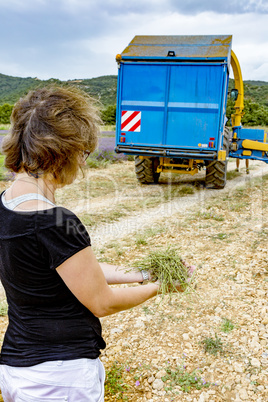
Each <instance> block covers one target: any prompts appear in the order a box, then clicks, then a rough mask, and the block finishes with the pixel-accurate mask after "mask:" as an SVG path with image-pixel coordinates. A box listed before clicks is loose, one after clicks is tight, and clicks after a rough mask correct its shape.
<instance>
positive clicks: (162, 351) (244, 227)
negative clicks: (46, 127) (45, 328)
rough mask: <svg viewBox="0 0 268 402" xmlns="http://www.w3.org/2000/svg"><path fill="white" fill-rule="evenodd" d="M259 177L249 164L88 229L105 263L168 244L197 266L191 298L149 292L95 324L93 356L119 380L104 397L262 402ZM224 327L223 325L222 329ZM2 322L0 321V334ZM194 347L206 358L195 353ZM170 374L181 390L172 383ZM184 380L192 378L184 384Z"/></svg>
mask: <svg viewBox="0 0 268 402" xmlns="http://www.w3.org/2000/svg"><path fill="white" fill-rule="evenodd" d="M252 165H253V164H252ZM252 165H251V166H252ZM229 168H232V165H231V164H230V166H229ZM242 171H243V169H242ZM267 173H268V166H267V165H265V164H262V163H258V162H256V163H254V166H253V169H252V170H251V173H250V175H242V176H241V177H238V178H237V179H235V180H232V181H229V182H228V183H227V186H226V188H225V189H224V190H220V191H215V190H214V191H208V190H204V191H202V190H201V191H199V192H198V193H197V194H194V195H193V196H187V197H184V198H183V199H179V200H177V201H176V200H173V201H171V202H168V203H166V204H165V205H161V206H160V207H158V208H157V209H151V210H149V209H148V211H147V212H146V213H143V214H135V215H133V216H132V215H130V216H129V217H128V218H127V219H124V220H121V221H120V220H119V221H117V222H115V223H113V224H110V225H107V224H105V225H103V226H99V228H98V229H97V230H95V231H94V233H90V235H91V237H92V239H93V244H94V248H95V250H96V253H97V254H99V256H102V257H104V258H105V259H107V260H109V261H110V262H114V263H117V264H122V265H132V264H133V262H134V261H135V260H136V259H137V258H140V257H142V256H144V255H146V254H147V253H148V252H149V251H150V250H151V249H154V248H155V247H157V246H163V247H166V246H168V245H171V246H176V247H178V246H179V247H180V252H181V255H182V256H183V258H185V259H187V261H189V262H190V263H192V264H195V265H196V266H197V267H198V269H197V273H196V278H195V280H196V284H197V288H196V290H195V292H193V293H192V294H190V295H185V296H181V295H174V296H173V297H172V298H171V300H169V299H168V300H162V299H161V298H160V296H159V297H158V298H156V299H155V300H151V301H148V302H147V303H145V304H144V305H143V306H140V307H136V308H134V309H132V310H129V311H125V312H121V313H119V314H117V315H114V316H110V317H106V318H103V319H102V324H103V335H104V338H105V340H106V342H107V348H106V349H105V351H103V353H102V356H101V359H102V361H103V363H104V365H105V368H106V371H107V373H109V371H110V370H111V367H113V366H114V367H117V370H116V371H117V373H121V376H122V381H123V384H122V391H120V392H118V393H117V394H115V395H112V394H111V393H109V391H107V394H106V397H105V401H113V400H122V401H123V400H128V401H137V402H139V401H140V402H141V401H149V402H170V401H178V402H179V401H182V402H184V401H193V402H203V401H209V402H218V401H236V402H239V401H257V402H265V401H268V375H267V374H268V305H267V296H268V277H267V273H268V253H267V235H268V218H267V216H268V196H267V194H268V192H267V190H268V185H267V181H263V182H262V181H261V179H262V177H263V176H264V175H265V174H266V175H267ZM254 177H255V178H259V184H257V185H255V184H254ZM243 188H246V191H243V190H241V189H243ZM76 212H77V213H79V211H78V210H77V211H76ZM148 228H153V229H154V232H152V233H151V235H148V236H147V239H146V243H145V244H139V243H138V242H137V241H135V233H136V232H138V233H139V234H141V233H143V232H144V231H146V230H147V229H148ZM112 241H115V242H116V243H115V246H114V247H110V246H109V243H111V242H112ZM103 245H104V246H105V245H106V246H107V247H106V248H105V247H104V251H103V250H102V251H101V248H102V247H103ZM226 322H229V323H231V324H232V325H233V328H232V329H230V331H229V332H224V331H223V324H224V323H226ZM6 325H7V320H6V318H5V317H4V318H1V321H0V330H1V333H2V334H3V332H4V330H5V328H6ZM204 341H206V342H210V344H212V346H213V345H214V346H215V348H214V352H215V354H212V353H208V352H205V350H204V343H202V342H204ZM216 346H217V347H216ZM169 370H171V371H169ZM167 371H168V372H171V373H173V376H170V377H169V378H168V379H167V378H166V375H167ZM179 372H181V375H180V379H184V380H185V382H186V385H185V386H183V385H182V382H179V381H178V380H177V381H175V374H174V373H177V374H178V373H179ZM193 373H194V374H193ZM192 374H193V375H192ZM191 376H192V377H191ZM176 378H177V377H176ZM190 378H193V381H195V380H194V379H195V378H196V382H194V383H193V384H192V387H190V385H189V384H190ZM199 379H200V382H199V383H198V381H199ZM124 384H126V385H124ZM187 384H188V385H187ZM197 384H199V385H200V387H201V389H197V388H199V386H197ZM187 386H188V387H190V388H189V389H187ZM185 387H186V390H188V392H186V391H185Z"/></svg>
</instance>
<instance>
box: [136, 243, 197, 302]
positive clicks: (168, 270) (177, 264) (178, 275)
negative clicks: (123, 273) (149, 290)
mask: <svg viewBox="0 0 268 402" xmlns="http://www.w3.org/2000/svg"><path fill="white" fill-rule="evenodd" d="M139 269H141V270H147V271H150V273H151V275H152V280H153V281H159V283H160V287H159V292H160V293H162V294H167V293H172V292H178V291H185V290H186V289H188V288H190V287H191V284H190V282H191V278H192V277H191V273H190V272H189V266H187V265H186V264H185V263H184V261H183V260H182V258H181V257H180V256H179V255H178V253H177V251H176V250H175V249H173V248H170V247H169V248H167V249H164V250H157V251H153V252H151V253H150V254H149V255H148V256H147V257H145V258H144V259H143V260H141V261H140V262H139ZM178 285H180V287H179V289H178V288H177V287H178Z"/></svg>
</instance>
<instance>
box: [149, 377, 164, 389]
mask: <svg viewBox="0 0 268 402" xmlns="http://www.w3.org/2000/svg"><path fill="white" fill-rule="evenodd" d="M152 387H153V389H157V390H160V389H163V387H164V383H163V381H162V380H161V379H160V378H157V379H156V380H154V382H153V384H152Z"/></svg>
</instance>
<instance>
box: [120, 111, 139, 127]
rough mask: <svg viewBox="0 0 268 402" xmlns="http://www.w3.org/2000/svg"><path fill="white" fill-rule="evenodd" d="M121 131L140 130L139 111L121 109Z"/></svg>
mask: <svg viewBox="0 0 268 402" xmlns="http://www.w3.org/2000/svg"><path fill="white" fill-rule="evenodd" d="M121 131H135V132H138V131H141V112H137V111H132V110H129V111H127V110H124V111H122V113H121Z"/></svg>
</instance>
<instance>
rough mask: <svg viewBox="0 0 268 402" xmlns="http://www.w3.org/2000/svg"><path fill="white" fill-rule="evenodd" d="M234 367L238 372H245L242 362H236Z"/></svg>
mask: <svg viewBox="0 0 268 402" xmlns="http://www.w3.org/2000/svg"><path fill="white" fill-rule="evenodd" d="M233 367H234V370H235V371H236V372H237V373H243V371H244V368H243V366H242V364H239V363H237V362H234V364H233Z"/></svg>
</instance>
